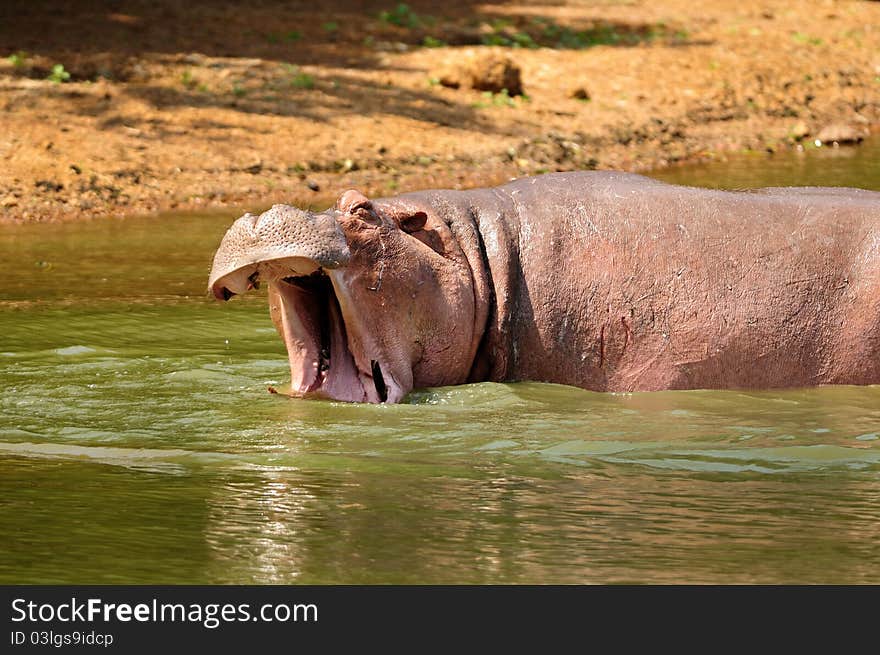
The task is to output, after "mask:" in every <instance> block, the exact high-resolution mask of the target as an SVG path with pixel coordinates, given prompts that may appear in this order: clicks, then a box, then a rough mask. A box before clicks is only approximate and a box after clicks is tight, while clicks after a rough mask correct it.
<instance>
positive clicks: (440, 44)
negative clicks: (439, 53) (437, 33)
mask: <svg viewBox="0 0 880 655" xmlns="http://www.w3.org/2000/svg"><path fill="white" fill-rule="evenodd" d="M422 45H423V46H425V47H426V48H445V47H446V46H447V45H448V44H447V43H446V41H441V40H440V39H435V38H434V37H433V36H426V37H425V38H424V39H423V40H422Z"/></svg>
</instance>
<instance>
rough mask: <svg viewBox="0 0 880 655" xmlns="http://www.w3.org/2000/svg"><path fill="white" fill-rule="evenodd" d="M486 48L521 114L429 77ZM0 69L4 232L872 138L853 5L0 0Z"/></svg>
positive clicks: (872, 47)
mask: <svg viewBox="0 0 880 655" xmlns="http://www.w3.org/2000/svg"><path fill="white" fill-rule="evenodd" d="M319 5H323V6H319ZM485 52H495V53H497V54H500V55H504V56H508V57H510V58H511V60H512V61H513V62H514V63H515V65H517V66H519V67H520V69H521V78H522V84H523V87H524V95H523V96H510V95H508V94H504V93H495V94H492V93H489V92H483V91H476V90H472V89H467V88H459V89H452V88H447V87H446V86H443V85H442V84H440V83H439V79H440V78H441V77H442V76H443V71H444V70H447V69H449V68H450V67H455V66H456V65H457V64H459V63H461V62H465V61H471V60H473V58H474V57H475V56H479V55H480V54H482V53H485ZM0 56H2V59H0V124H2V129H0V162H2V165H0V221H42V220H64V219H76V218H83V217H90V216H96V215H105V214H114V215H125V214H134V213H144V212H151V211H161V210H169V209H191V208H192V209H199V208H205V207H219V206H226V207H229V206H236V207H247V208H249V209H260V208H262V207H265V206H268V205H269V204H271V203H272V202H279V201H285V202H293V203H302V204H310V203H314V204H316V205H317V204H320V203H322V202H327V199H328V198H331V197H334V196H335V195H336V194H338V192H339V191H341V190H343V189H345V188H349V187H358V188H361V189H362V190H364V191H366V192H368V193H371V194H375V195H389V194H392V193H397V192H402V191H405V190H411V189H416V188H426V187H437V186H447V187H467V186H476V185H484V184H493V183H497V182H499V181H501V180H505V179H507V178H510V177H514V176H521V175H528V174H535V173H540V172H546V171H551V170H568V169H575V168H594V167H599V168H619V169H626V170H645V169H648V168H652V167H658V166H664V165H669V164H671V163H674V162H680V161H687V160H692V159H698V158H713V157H723V156H724V153H728V152H731V151H737V150H742V149H752V150H755V149H761V150H764V149H768V150H776V149H780V148H786V147H797V146H798V145H799V144H800V145H803V144H807V145H808V146H809V144H812V143H813V142H814V140H815V137H816V135H818V134H819V132H820V131H821V130H822V129H823V127H825V126H827V125H828V124H835V123H836V124H841V123H842V124H844V126H845V128H846V129H847V130H850V131H853V130H855V131H856V132H867V131H868V130H870V129H874V128H876V127H877V126H878V125H880V2H876V1H870V0H799V1H793V0H792V1H788V2H785V1H776V0H711V1H708V0H707V1H704V2H694V1H693V0H595V1H586V0H558V1H553V0H545V1H540V0H532V1H522V2H499V3H494V4H493V3H477V2H466V1H463V0H452V1H451V2H446V3H438V2H425V1H421V0H408V4H406V5H402V6H401V5H400V4H399V3H398V2H397V1H396V0H380V1H364V2H355V1H354V0H343V1H341V2H330V3H316V2H300V1H296V0H287V1H282V0H278V1H271V0H262V1H255V2H250V3H238V2H230V1H225V0H215V1H213V2H209V1H207V0H189V1H188V2H185V3H183V2H177V1H176V0H133V1H127V2H122V1H112V0H81V1H79V2H49V1H46V0H7V1H6V2H3V3H2V5H0Z"/></svg>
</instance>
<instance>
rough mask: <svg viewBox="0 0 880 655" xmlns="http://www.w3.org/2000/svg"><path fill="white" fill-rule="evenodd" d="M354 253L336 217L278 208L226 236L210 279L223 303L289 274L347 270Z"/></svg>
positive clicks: (247, 218)
mask: <svg viewBox="0 0 880 655" xmlns="http://www.w3.org/2000/svg"><path fill="white" fill-rule="evenodd" d="M350 258H351V253H350V251H349V248H348V243H347V242H346V240H345V234H344V233H343V232H342V228H341V226H340V225H339V223H338V222H337V221H336V218H335V216H334V215H333V212H324V213H320V214H314V213H312V212H308V211H303V210H301V209H297V208H296V207H291V206H290V205H274V206H273V207H272V208H271V209H269V210H267V211H265V212H263V213H262V214H260V215H259V216H255V215H253V214H245V215H244V216H242V217H241V218H239V219H238V220H236V221H235V222H234V223H233V224H232V226H231V227H230V228H229V229H228V230H227V231H226V234H225V235H224V236H223V239H222V240H221V242H220V247H219V248H218V249H217V252H216V253H215V254H214V265H213V267H212V269H211V275H210V278H209V280H208V286H209V288H210V290H211V293H212V294H213V295H214V297H215V298H217V299H218V300H228V299H229V298H230V297H232V296H233V295H235V294H239V293H244V292H245V291H247V290H248V289H251V288H253V287H255V286H256V284H257V282H256V280H257V277H258V276H259V275H260V274H263V275H265V274H266V273H269V274H270V275H271V274H273V272H277V274H278V276H282V275H283V274H284V273H283V271H287V274H288V275H289V274H290V273H291V272H292V273H293V274H295V275H308V274H310V273H312V272H314V271H315V270H317V269H319V268H325V269H334V268H339V267H342V266H345V265H346V264H347V263H348V261H349V259H350Z"/></svg>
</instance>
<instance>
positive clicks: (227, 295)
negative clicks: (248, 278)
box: [220, 287, 235, 300]
mask: <svg viewBox="0 0 880 655" xmlns="http://www.w3.org/2000/svg"><path fill="white" fill-rule="evenodd" d="M220 293H221V294H222V295H223V300H229V299H230V298H232V296H234V295H235V294H234V293H233V292H232V291H230V290H229V289H227V288H226V287H223V289H222V290H221V292H220Z"/></svg>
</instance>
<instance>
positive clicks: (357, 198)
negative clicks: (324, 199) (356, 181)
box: [336, 189, 373, 214]
mask: <svg viewBox="0 0 880 655" xmlns="http://www.w3.org/2000/svg"><path fill="white" fill-rule="evenodd" d="M336 208H337V209H338V210H339V211H341V212H345V213H346V214H353V213H354V212H356V211H357V210H358V209H368V210H372V209H373V203H371V202H370V199H369V198H367V197H366V196H365V195H364V194H363V193H361V192H360V191H356V190H355V189H349V190H348V191H345V192H344V193H343V194H342V195H341V196H339V200H338V201H336Z"/></svg>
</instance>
